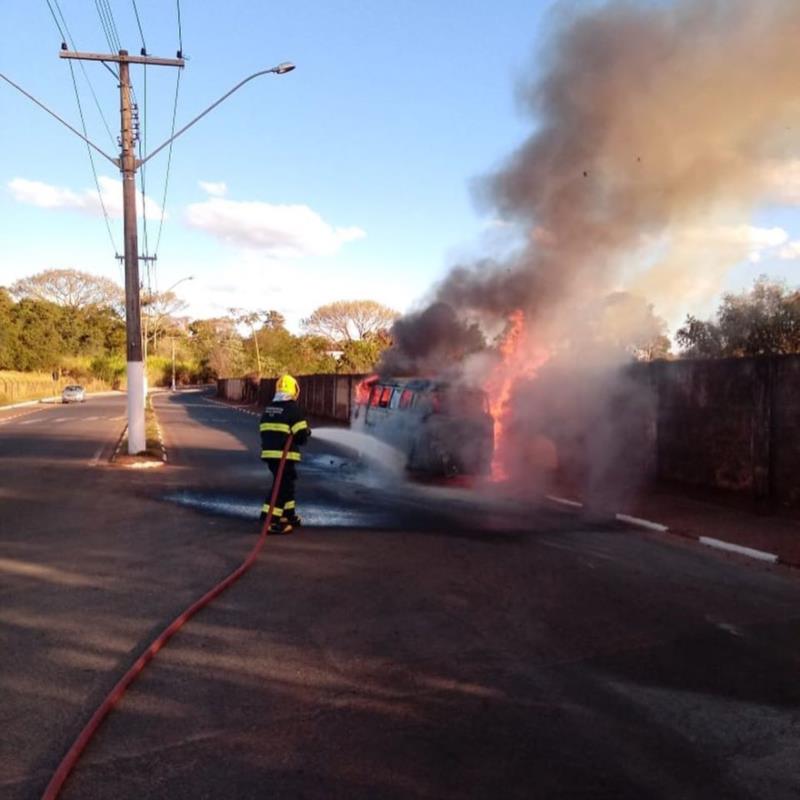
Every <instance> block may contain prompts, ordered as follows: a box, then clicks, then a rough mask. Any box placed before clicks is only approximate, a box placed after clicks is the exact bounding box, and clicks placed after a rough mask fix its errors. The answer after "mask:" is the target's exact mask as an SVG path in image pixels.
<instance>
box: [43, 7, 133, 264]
mask: <svg viewBox="0 0 800 800" xmlns="http://www.w3.org/2000/svg"><path fill="white" fill-rule="evenodd" d="M54 2H55V7H56V9H57V11H58V17H60V18H61V23H59V20H58V17H57V16H56V12H55V11H54V10H53V6H52V4H51V2H50V0H46V3H47V7H48V9H50V14H51V15H52V17H53V22H55V24H56V28H57V29H58V32H59V33H60V34H61V37H62V41H67V40H69V42H70V44H71V46H72V48H73V50H74V49H76V48H75V42H74V40H73V38H72V34H71V32H70V30H69V26H68V25H67V21H66V19H65V17H64V13H63V12H62V10H61V6H60V5H59V3H58V0H54ZM62 24H63V29H62ZM65 31H66V35H65ZM68 63H69V74H70V77H71V78H72V89H73V91H74V92H75V102H76V104H77V106H78V115H79V116H80V120H81V128H82V130H83V135H84V137H85V138H88V132H87V128H86V117H85V116H84V113H83V105H82V104H81V98H80V92H79V91H78V82H77V80H76V79H75V70H74V68H73V66H72V61H71V60H70V61H69V62H68ZM79 63H80V66H81V67H82V68H83V64H82V63H81V62H79ZM84 77H85V78H86V82H87V83H88V84H89V88H90V90H91V92H92V97H93V98H94V101H95V104H96V105H97V108H98V111H100V115H101V117H102V119H103V123H104V124H105V126H106V130H107V131H108V135H109V136H110V137H111V140H112V143H113V141H114V140H113V137H112V136H111V130H110V128H109V127H108V122H107V121H106V118H105V116H104V115H103V112H102V109H101V108H100V103H99V101H98V99H97V94H96V93H95V91H94V87H93V86H92V84H91V81H90V80H89V76H88V75H87V74H86V71H85V70H84ZM86 152H87V154H88V156H89V164H90V166H91V169H92V177H93V178H94V185H95V188H96V189H97V198H98V200H99V201H100V208H101V209H102V211H103V219H104V221H105V226H106V231H107V233H108V238H109V241H110V242H111V247H112V249H113V250H114V255H116V254H117V245H116V242H115V241H114V234H113V233H112V232H111V222H110V220H109V216H108V209H107V208H106V204H105V201H104V200H103V193H102V191H101V190H100V179H99V177H98V175H97V166H96V165H95V163H94V156H93V155H92V149H91V147H90V146H89V144H88V142H87V143H86Z"/></svg>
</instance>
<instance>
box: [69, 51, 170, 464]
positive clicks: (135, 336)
mask: <svg viewBox="0 0 800 800" xmlns="http://www.w3.org/2000/svg"><path fill="white" fill-rule="evenodd" d="M59 56H60V57H61V58H71V59H76V60H79V61H103V62H106V61H112V62H116V63H117V64H119V107H120V157H119V169H120V172H121V173H122V219H123V225H124V242H125V249H124V258H125V332H126V339H127V346H126V351H127V362H128V453H130V454H131V455H134V454H136V453H141V452H142V450H144V449H145V447H146V446H147V441H146V437H145V423H144V394H145V382H144V381H145V378H144V367H145V365H144V361H143V360H142V317H141V301H140V298H139V240H138V232H137V225H136V170H137V169H138V168H139V166H140V164H141V162H139V161H138V160H137V158H136V149H135V148H136V145H135V138H136V137H135V132H134V128H133V103H132V101H131V78H130V64H152V65H158V66H167V67H183V65H184V60H183V59H182V58H153V57H152V56H146V55H141V56H131V55H128V51H127V50H120V51H119V54H117V55H106V54H100V53H76V52H72V51H68V50H62V51H61V52H60V53H59Z"/></svg>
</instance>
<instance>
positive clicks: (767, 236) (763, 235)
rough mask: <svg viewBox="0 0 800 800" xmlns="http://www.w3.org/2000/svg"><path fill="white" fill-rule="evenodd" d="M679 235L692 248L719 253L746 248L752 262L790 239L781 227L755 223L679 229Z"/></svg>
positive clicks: (759, 259)
mask: <svg viewBox="0 0 800 800" xmlns="http://www.w3.org/2000/svg"><path fill="white" fill-rule="evenodd" d="M678 237H679V239H680V241H682V242H684V243H685V244H689V245H691V246H692V247H697V248H702V249H713V250H715V251H717V252H720V253H726V252H728V251H730V252H731V253H732V254H735V253H736V252H737V251H739V252H741V251H746V252H747V258H748V260H749V261H751V262H752V263H754V264H756V263H758V262H759V261H761V259H762V258H764V257H767V256H769V255H772V254H774V251H775V249H776V248H778V247H781V245H784V244H786V242H788V241H789V234H788V233H787V232H786V231H785V230H784V229H783V228H779V227H772V228H761V227H758V226H756V225H711V226H709V227H705V228H686V229H684V230H682V231H680V232H679V234H678Z"/></svg>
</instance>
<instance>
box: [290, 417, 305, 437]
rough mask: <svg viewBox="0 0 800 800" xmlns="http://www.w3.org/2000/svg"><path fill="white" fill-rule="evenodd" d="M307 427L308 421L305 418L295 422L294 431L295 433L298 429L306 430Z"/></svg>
mask: <svg viewBox="0 0 800 800" xmlns="http://www.w3.org/2000/svg"><path fill="white" fill-rule="evenodd" d="M287 427H288V425H287ZM307 428H308V423H307V422H306V421H305V420H304V419H301V420H300V422H295V424H294V425H292V433H293V434H295V433H297V432H298V431H304V430H306V429H307Z"/></svg>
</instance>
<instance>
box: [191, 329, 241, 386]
mask: <svg viewBox="0 0 800 800" xmlns="http://www.w3.org/2000/svg"><path fill="white" fill-rule="evenodd" d="M189 335H190V338H189V341H190V343H191V347H192V350H193V351H194V353H195V355H196V357H197V361H198V362H199V364H200V371H201V374H202V377H203V379H204V380H208V379H211V378H230V377H236V376H238V375H243V374H244V373H245V372H247V359H246V357H245V352H244V345H243V342H242V337H241V336H240V335H239V333H238V331H237V330H236V323H235V321H234V320H232V319H230V318H228V317H215V318H212V319H198V320H194V322H191V323H190V324H189Z"/></svg>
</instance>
